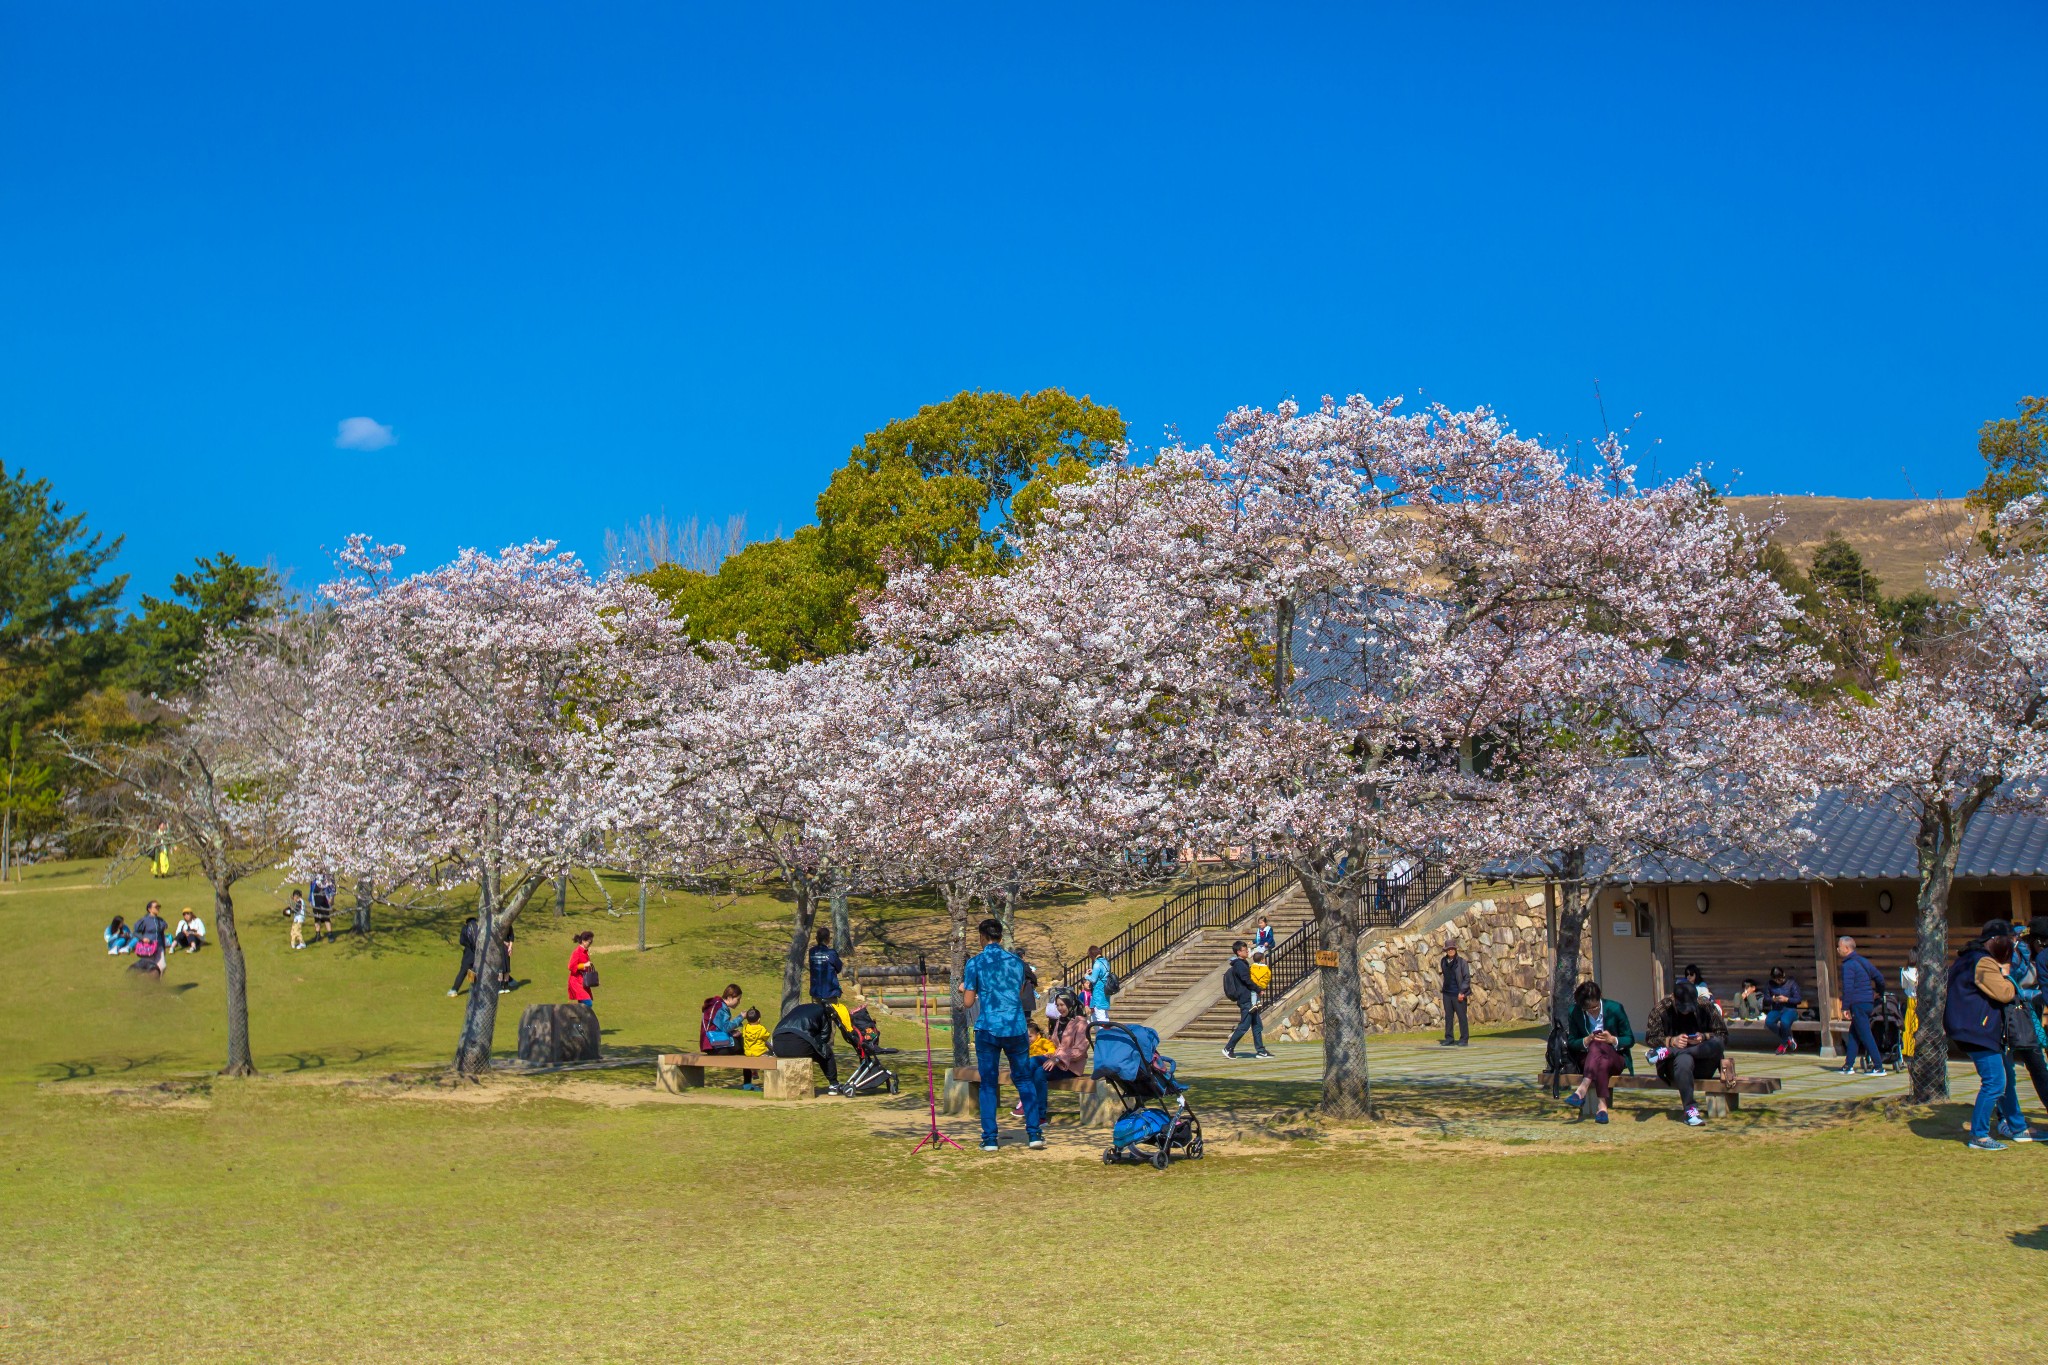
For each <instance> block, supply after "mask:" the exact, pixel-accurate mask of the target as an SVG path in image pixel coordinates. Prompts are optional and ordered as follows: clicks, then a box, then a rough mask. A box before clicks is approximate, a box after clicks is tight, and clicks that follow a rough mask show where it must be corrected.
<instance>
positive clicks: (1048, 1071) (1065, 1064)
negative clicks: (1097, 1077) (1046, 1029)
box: [1038, 990, 1088, 1081]
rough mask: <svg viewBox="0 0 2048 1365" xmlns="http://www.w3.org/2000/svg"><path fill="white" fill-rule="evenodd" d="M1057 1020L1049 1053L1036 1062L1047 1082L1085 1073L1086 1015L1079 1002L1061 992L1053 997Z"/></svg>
mask: <svg viewBox="0 0 2048 1365" xmlns="http://www.w3.org/2000/svg"><path fill="white" fill-rule="evenodd" d="M1053 1006H1054V1008H1056V1009H1057V1010H1059V1018H1058V1020H1057V1021H1055V1022H1054V1024H1053V1026H1052V1047H1053V1050H1052V1052H1051V1053H1049V1054H1048V1055H1046V1056H1044V1057H1040V1058H1039V1059H1038V1062H1039V1065H1040V1066H1043V1067H1044V1068H1045V1078H1046V1079H1047V1080H1049V1081H1057V1080H1066V1079H1069V1078H1071V1077H1075V1076H1081V1075H1085V1074H1086V1073H1087V1070H1088V1013H1087V1011H1086V1010H1085V1009H1083V1008H1082V1006H1081V998H1080V997H1079V996H1077V995H1075V994H1074V993H1073V992H1072V991H1067V990H1063V991H1061V992H1060V993H1059V994H1058V995H1056V996H1054V997H1053Z"/></svg>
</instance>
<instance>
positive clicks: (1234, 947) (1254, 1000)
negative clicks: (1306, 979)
mask: <svg viewBox="0 0 2048 1365" xmlns="http://www.w3.org/2000/svg"><path fill="white" fill-rule="evenodd" d="M1249 946H1250V945H1248V944H1247V943H1246V942H1245V941H1244V940H1243V939H1239V940H1238V941H1237V942H1235V943H1233V944H1231V945H1230V965H1229V966H1228V967H1226V968H1225V969H1224V971H1223V994H1224V995H1225V996H1227V997H1228V998H1229V999H1230V1001H1231V1002H1232V1003H1233V1004H1235V1005H1236V1006H1237V1028H1236V1029H1235V1030H1233V1031H1232V1032H1231V1035H1230V1041H1229V1042H1227V1043H1225V1044H1224V1045H1223V1055H1224V1056H1226V1057H1228V1058H1230V1059H1231V1060H1232V1061H1235V1060H1236V1059H1237V1041H1238V1039H1240V1038H1242V1037H1244V1035H1245V1030H1246V1029H1250V1030H1251V1035H1252V1055H1253V1056H1255V1057H1270V1056H1272V1055H1273V1054H1272V1053H1270V1052H1268V1051H1266V1029H1265V1025H1264V1023H1263V1022H1261V1020H1260V1018H1259V1011H1260V1005H1259V988H1258V986H1257V985H1255V984H1254V983H1253V981H1252V964H1251V959H1250V958H1249V956H1247V950H1248V948H1249Z"/></svg>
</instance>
